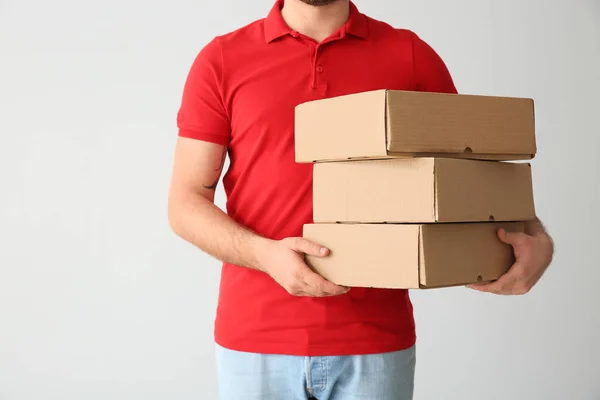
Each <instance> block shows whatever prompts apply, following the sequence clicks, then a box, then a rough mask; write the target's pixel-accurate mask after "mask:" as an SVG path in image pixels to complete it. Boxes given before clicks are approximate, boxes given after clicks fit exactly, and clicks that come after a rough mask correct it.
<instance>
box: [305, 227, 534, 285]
mask: <svg viewBox="0 0 600 400" xmlns="http://www.w3.org/2000/svg"><path fill="white" fill-rule="evenodd" d="M500 227H502V228H504V229H506V230H507V231H510V232H516V231H518V232H523V230H524V223H523V222H481V223H457V224H343V223H342V224H308V225H304V234H303V236H304V237H305V238H306V239H308V240H311V241H313V242H316V243H319V244H321V245H323V246H325V247H327V248H329V249H330V251H331V253H330V255H329V256H327V257H323V258H320V257H314V256H307V257H306V261H307V264H308V265H309V266H310V267H311V268H313V269H314V270H315V271H316V272H317V273H319V274H320V275H322V276H323V277H325V278H326V279H327V280H329V281H331V282H333V283H336V284H338V285H344V286H349V287H377V288H397V289H416V288H436V287H448V286H459V285H465V284H471V283H478V282H489V281H493V280H495V279H498V278H499V277H500V276H501V275H502V274H504V273H505V272H506V271H507V270H508V269H509V268H510V266H511V265H512V264H513V262H514V253H513V250H512V247H511V246H510V245H507V244H505V243H503V242H501V241H500V239H498V236H497V230H498V228H500Z"/></svg>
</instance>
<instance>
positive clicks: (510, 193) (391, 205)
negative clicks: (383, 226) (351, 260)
mask: <svg viewBox="0 0 600 400" xmlns="http://www.w3.org/2000/svg"><path fill="white" fill-rule="evenodd" d="M533 218H535V207H534V200H533V185H532V181H531V166H530V164H529V163H508V162H494V161H473V160H457V159H450V158H410V159H391V160H371V161H347V162H335V163H317V164H315V166H314V176H313V219H314V222H332V223H335V222H362V223H369V222H371V223H372V222H421V223H428V222H480V221H523V220H529V219H533Z"/></svg>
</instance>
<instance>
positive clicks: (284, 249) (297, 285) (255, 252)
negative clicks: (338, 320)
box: [169, 137, 348, 297]
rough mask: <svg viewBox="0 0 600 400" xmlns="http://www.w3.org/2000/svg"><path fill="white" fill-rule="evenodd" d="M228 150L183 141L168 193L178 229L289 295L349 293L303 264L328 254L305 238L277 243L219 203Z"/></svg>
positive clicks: (172, 219) (208, 250)
mask: <svg viewBox="0 0 600 400" xmlns="http://www.w3.org/2000/svg"><path fill="white" fill-rule="evenodd" d="M226 151H227V150H226V147H224V146H222V145H219V144H214V143H209V142H205V141H201V140H195V139H190V138H183V137H181V138H179V139H178V142H177V147H176V151H175V162H174V167H173V176H172V181H171V189H170V194H169V222H170V224H171V227H172V229H173V231H174V232H175V233H176V234H177V235H179V236H180V237H182V238H183V239H185V240H186V241H188V242H190V243H192V244H194V245H195V246H197V247H198V248H200V249H201V250H203V251H204V252H206V253H208V254H210V255H212V256H213V257H215V258H217V259H219V260H221V261H224V262H227V263H230V264H234V265H238V266H241V267H247V268H253V269H256V270H260V271H263V272H266V273H267V274H269V275H270V276H271V277H273V279H274V280H275V281H276V282H278V283H279V284H280V285H281V286H282V287H283V288H285V289H286V290H287V291H288V292H289V293H290V294H293V295H297V296H318V297H321V296H330V295H337V294H342V293H345V292H347V291H348V289H347V288H343V287H340V286H337V285H334V284H333V283H331V282H328V281H327V280H325V279H324V278H323V277H321V276H320V275H318V274H316V273H315V272H313V271H312V270H311V269H310V268H309V267H308V266H307V265H306V264H305V262H304V254H310V255H314V256H327V255H328V250H327V249H325V248H324V247H322V246H319V245H317V244H315V243H311V242H309V241H308V240H305V239H303V238H288V239H284V240H280V241H274V240H270V239H266V238H264V237H261V236H259V235H257V234H255V233H253V232H252V231H251V230H249V229H247V228H246V227H244V226H242V225H240V224H238V223H236V222H235V221H234V220H233V219H232V218H230V217H229V216H228V215H227V214H225V213H224V212H223V211H221V210H220V209H219V208H218V207H217V206H215V204H214V196H215V188H216V186H217V182H218V181H219V178H220V176H221V172H222V169H223V163H224V160H225V155H226V154H225V153H226Z"/></svg>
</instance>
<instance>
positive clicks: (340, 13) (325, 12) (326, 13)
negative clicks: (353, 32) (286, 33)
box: [281, 0, 350, 42]
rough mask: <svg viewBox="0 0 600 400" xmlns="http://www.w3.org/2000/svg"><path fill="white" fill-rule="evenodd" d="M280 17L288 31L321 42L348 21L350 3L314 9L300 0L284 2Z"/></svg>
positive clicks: (342, 2) (342, 1)
mask: <svg viewBox="0 0 600 400" xmlns="http://www.w3.org/2000/svg"><path fill="white" fill-rule="evenodd" d="M281 15H282V16H283V19H284V20H285V22H286V23H287V24H288V26H289V27H290V29H292V30H294V31H296V32H299V33H301V34H303V35H306V36H308V37H311V38H313V39H315V40H316V41H317V42H322V41H323V40H324V39H326V38H327V37H329V36H330V35H331V34H332V33H334V32H335V31H337V30H338V29H339V28H340V27H341V26H342V25H344V24H345V23H346V21H348V16H349V15H350V2H349V0H338V1H335V2H333V3H331V4H329V5H326V6H319V7H315V6H310V5H308V4H306V3H303V2H302V1H300V0H285V2H284V6H283V9H282V10H281Z"/></svg>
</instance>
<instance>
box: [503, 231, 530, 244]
mask: <svg viewBox="0 0 600 400" xmlns="http://www.w3.org/2000/svg"><path fill="white" fill-rule="evenodd" d="M526 237H527V235H525V234H524V233H523V232H507V231H506V230H505V229H503V228H500V229H498V238H499V239H500V240H501V241H503V242H504V243H507V244H510V245H513V246H514V245H519V244H520V243H521V242H522V241H523V239H525V238H526Z"/></svg>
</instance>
